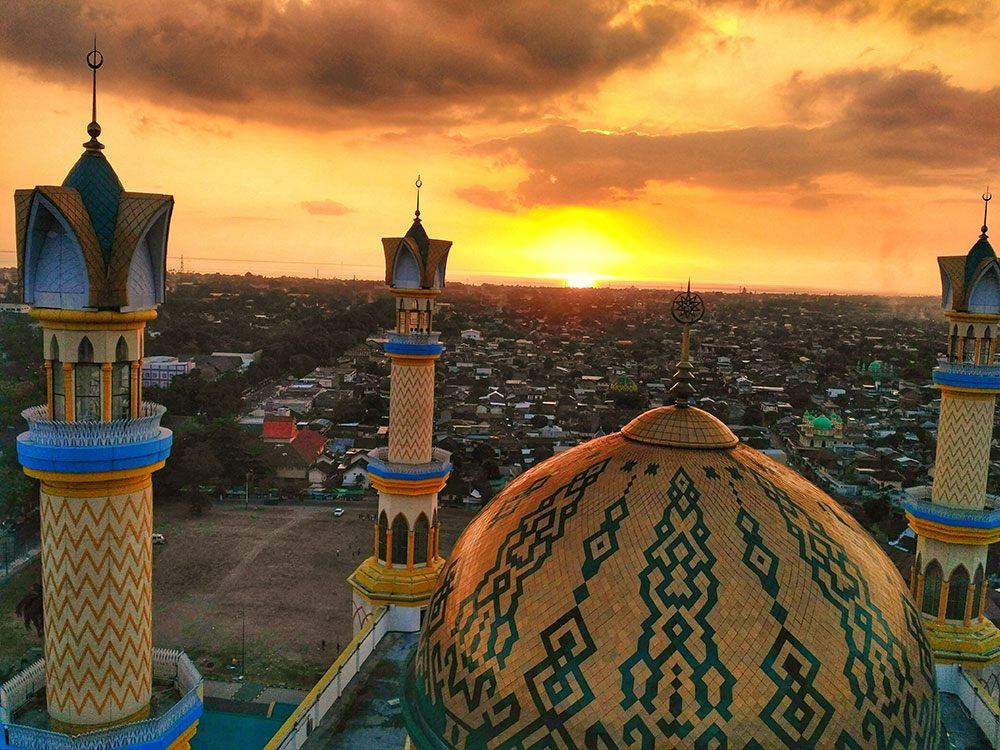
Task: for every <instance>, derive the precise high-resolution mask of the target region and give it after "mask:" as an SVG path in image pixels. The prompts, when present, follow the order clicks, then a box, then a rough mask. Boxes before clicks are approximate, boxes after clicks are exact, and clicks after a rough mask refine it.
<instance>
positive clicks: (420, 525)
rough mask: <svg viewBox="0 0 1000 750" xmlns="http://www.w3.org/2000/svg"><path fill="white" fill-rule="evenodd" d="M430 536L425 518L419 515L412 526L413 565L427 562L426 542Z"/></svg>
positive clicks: (428, 525)
mask: <svg viewBox="0 0 1000 750" xmlns="http://www.w3.org/2000/svg"><path fill="white" fill-rule="evenodd" d="M429 536H430V524H429V523H428V522H427V516H426V515H424V514H423V513H421V514H420V515H419V516H417V522H416V523H415V524H413V564H414V565H424V564H425V563H426V562H427V540H428V537H429Z"/></svg>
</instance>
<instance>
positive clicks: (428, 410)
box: [389, 360, 434, 464]
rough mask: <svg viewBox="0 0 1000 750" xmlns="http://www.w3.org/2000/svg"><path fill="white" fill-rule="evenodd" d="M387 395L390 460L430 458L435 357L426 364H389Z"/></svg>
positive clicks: (410, 461)
mask: <svg viewBox="0 0 1000 750" xmlns="http://www.w3.org/2000/svg"><path fill="white" fill-rule="evenodd" d="M390 389H391V390H390V396H389V460H390V461H393V462H397V463H401V464H422V463H426V462H427V461H430V460H431V448H432V445H431V444H432V438H433V431H434V360H430V361H429V362H428V363H427V364H426V365H419V366H413V365H399V364H396V363H395V362H394V363H393V364H392V377H391V384H390Z"/></svg>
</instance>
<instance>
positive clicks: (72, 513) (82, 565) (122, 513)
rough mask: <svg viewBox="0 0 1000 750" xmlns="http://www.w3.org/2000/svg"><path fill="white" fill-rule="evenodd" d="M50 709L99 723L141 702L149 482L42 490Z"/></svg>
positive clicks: (61, 716) (148, 651)
mask: <svg viewBox="0 0 1000 750" xmlns="http://www.w3.org/2000/svg"><path fill="white" fill-rule="evenodd" d="M41 510H42V584H43V597H44V607H45V681H46V698H47V701H48V706H49V713H50V714H51V715H52V716H53V717H54V718H56V719H58V720H60V721H63V722H66V723H70V724H103V723H108V722H113V721H116V720H118V719H121V718H125V717H128V716H130V715H132V714H134V713H136V712H137V711H138V710H140V709H142V708H143V707H144V706H145V705H146V704H148V702H149V696H150V691H151V686H152V547H151V534H152V495H151V488H148V487H147V488H146V489H144V490H142V491H140V492H133V493H131V494H124V495H111V496H107V497H87V498H75V497H59V496H54V495H51V494H48V493H45V492H43V493H42V503H41Z"/></svg>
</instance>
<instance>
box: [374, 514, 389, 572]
mask: <svg viewBox="0 0 1000 750" xmlns="http://www.w3.org/2000/svg"><path fill="white" fill-rule="evenodd" d="M388 531H389V519H388V517H387V516H386V515H385V511H384V510H383V511H382V512H381V513H379V516H378V550H377V551H376V554H377V555H378V559H379V560H381V561H382V562H385V554H386V537H387V536H388Z"/></svg>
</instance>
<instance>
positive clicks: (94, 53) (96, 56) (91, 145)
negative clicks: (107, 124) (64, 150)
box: [83, 34, 104, 150]
mask: <svg viewBox="0 0 1000 750" xmlns="http://www.w3.org/2000/svg"><path fill="white" fill-rule="evenodd" d="M102 65H104V55H102V54H101V53H100V52H99V51H98V50H97V34H94V49H93V50H91V51H90V52H88V53H87V66H88V67H89V68H90V69H91V70H92V71H93V72H94V86H93V99H92V103H91V109H90V124H89V125H87V135H89V136H90V140H89V141H87V142H86V143H84V144H83V146H84V148H87V149H96V150H100V149H102V148H104V144H103V143H101V142H100V141H99V140H97V136H99V135H100V134H101V126H100V125H99V124H98V123H97V69H98V68H99V67H101V66H102Z"/></svg>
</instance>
